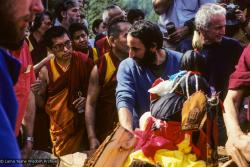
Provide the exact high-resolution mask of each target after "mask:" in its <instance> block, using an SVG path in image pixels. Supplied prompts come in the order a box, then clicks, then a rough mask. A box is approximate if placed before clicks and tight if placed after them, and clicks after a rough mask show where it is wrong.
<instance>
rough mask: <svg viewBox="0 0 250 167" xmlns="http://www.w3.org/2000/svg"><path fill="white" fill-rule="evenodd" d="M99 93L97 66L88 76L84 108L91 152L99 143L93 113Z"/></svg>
mask: <svg viewBox="0 0 250 167" xmlns="http://www.w3.org/2000/svg"><path fill="white" fill-rule="evenodd" d="M99 92H100V86H99V76H98V70H97V66H96V65H95V66H94V68H93V69H92V71H91V74H90V80H89V87H88V95H87V102H86V107H85V122H86V128H87V132H88V139H89V143H90V149H91V150H92V149H95V148H97V146H98V145H99V141H98V140H97V138H96V133H95V115H96V114H95V113H96V103H97V99H98V95H99Z"/></svg>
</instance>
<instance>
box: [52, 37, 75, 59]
mask: <svg viewBox="0 0 250 167" xmlns="http://www.w3.org/2000/svg"><path fill="white" fill-rule="evenodd" d="M52 42H53V45H52V48H51V50H52V52H53V53H54V55H55V57H56V59H59V60H61V61H68V60H69V59H71V56H72V44H71V41H70V39H69V36H68V35H67V34H64V35H63V36H61V37H57V38H54V39H52Z"/></svg>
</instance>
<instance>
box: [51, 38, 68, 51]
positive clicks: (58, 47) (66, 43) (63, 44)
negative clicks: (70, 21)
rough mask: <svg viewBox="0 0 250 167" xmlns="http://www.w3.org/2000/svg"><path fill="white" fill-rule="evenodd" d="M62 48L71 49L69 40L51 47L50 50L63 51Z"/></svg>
mask: <svg viewBox="0 0 250 167" xmlns="http://www.w3.org/2000/svg"><path fill="white" fill-rule="evenodd" d="M64 47H66V48H67V49H71V48H72V43H71V41H70V40H67V41H66V42H64V43H61V44H56V45H54V46H52V49H54V50H55V51H63V50H64Z"/></svg>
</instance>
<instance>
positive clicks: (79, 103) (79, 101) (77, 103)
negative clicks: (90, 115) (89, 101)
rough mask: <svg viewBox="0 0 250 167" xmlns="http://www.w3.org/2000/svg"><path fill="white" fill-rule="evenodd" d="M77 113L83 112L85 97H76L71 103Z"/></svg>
mask: <svg viewBox="0 0 250 167" xmlns="http://www.w3.org/2000/svg"><path fill="white" fill-rule="evenodd" d="M72 104H73V105H74V107H75V109H77V110H78V111H80V110H83V109H84V107H85V104H86V98H85V97H78V98H77V99H76V100H75V101H73V103H72Z"/></svg>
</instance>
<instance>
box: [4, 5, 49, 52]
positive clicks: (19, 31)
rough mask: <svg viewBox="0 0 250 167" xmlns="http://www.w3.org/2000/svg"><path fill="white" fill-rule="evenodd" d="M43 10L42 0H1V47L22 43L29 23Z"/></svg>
mask: <svg viewBox="0 0 250 167" xmlns="http://www.w3.org/2000/svg"><path fill="white" fill-rule="evenodd" d="M43 9H44V8H43V5H42V2H41V0H8V1H3V0H1V2H0V23H1V28H0V45H1V46H4V47H7V48H8V46H9V45H14V44H15V43H16V42H19V41H21V40H22V39H23V38H24V36H25V30H26V29H27V27H28V25H29V22H31V21H32V19H33V18H34V17H35V14H36V13H40V12H42V11H43Z"/></svg>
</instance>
